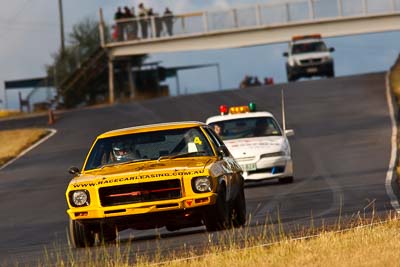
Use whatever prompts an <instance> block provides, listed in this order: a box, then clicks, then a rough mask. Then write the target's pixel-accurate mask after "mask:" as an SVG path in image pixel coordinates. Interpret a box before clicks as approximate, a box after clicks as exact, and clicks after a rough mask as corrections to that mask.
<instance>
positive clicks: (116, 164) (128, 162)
mask: <svg viewBox="0 0 400 267" xmlns="http://www.w3.org/2000/svg"><path fill="white" fill-rule="evenodd" d="M149 160H151V159H133V160H129V161H123V162H116V163H110V164H105V165H102V166H101V168H100V169H103V168H105V167H113V166H118V165H124V164H130V163H135V162H141V161H149Z"/></svg>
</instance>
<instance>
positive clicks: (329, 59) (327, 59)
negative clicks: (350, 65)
mask: <svg viewBox="0 0 400 267" xmlns="http://www.w3.org/2000/svg"><path fill="white" fill-rule="evenodd" d="M329 61H331V57H323V58H322V62H329Z"/></svg>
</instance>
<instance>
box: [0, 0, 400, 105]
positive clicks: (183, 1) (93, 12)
mask: <svg viewBox="0 0 400 267" xmlns="http://www.w3.org/2000/svg"><path fill="white" fill-rule="evenodd" d="M325 1H329V0H325ZM350 1H355V0H350ZM382 1H389V0H382ZM396 1H397V0H396ZM141 2H143V3H144V5H145V6H147V7H152V8H153V9H154V10H155V11H156V12H159V13H162V12H163V10H164V9H165V7H167V6H168V7H169V8H170V9H171V10H172V11H173V12H174V13H176V14H177V13H187V12H193V11H203V10H218V9H227V8H231V7H232V6H240V5H245V4H256V3H269V2H272V1H271V0H246V1H245V0H143V1H141ZM275 2H279V1H277V0H275ZM397 2H399V1H397ZM0 3H1V4H2V7H3V8H2V9H1V10H0V38H1V40H2V41H1V42H0V100H1V101H2V103H0V109H1V108H4V107H5V101H4V100H5V94H4V81H6V80H15V79H24V78H32V77H41V76H44V75H45V66H46V65H47V64H51V63H52V55H53V54H54V53H55V52H56V51H57V50H58V49H59V47H60V31H59V17H58V1H55V0H13V1H9V0H0ZM138 3H139V1H128V0H115V1H111V0H85V1H82V0H68V1H66V0H64V1H63V10H64V23H65V35H66V37H67V36H68V33H69V32H70V31H71V29H72V27H73V25H74V24H76V23H78V22H80V21H82V20H83V19H85V18H87V17H90V18H94V19H98V17H99V15H98V14H99V8H102V9H103V13H104V16H105V20H106V22H109V23H111V22H112V18H113V15H114V12H115V10H116V8H117V7H118V6H135V7H137V5H138ZM399 6H400V3H399ZM326 43H327V45H328V46H330V47H335V50H336V51H335V52H334V55H333V56H334V58H335V69H336V74H337V76H343V75H352V74H359V73H369V72H376V71H385V70H388V69H389V68H390V66H391V65H392V64H393V63H394V61H395V59H396V58H397V56H398V54H399V50H400V47H399V43H400V32H388V33H380V34H369V35H360V36H348V37H340V38H339V37H337V38H331V39H327V40H326ZM286 47H287V45H286V44H275V45H265V46H257V47H250V48H238V49H224V50H208V51H196V52H181V53H164V54H154V55H150V58H149V59H148V61H158V60H161V61H162V65H164V66H166V67H172V66H181V65H190V64H203V63H206V64H207V63H219V65H220V71H221V77H222V87H223V88H224V89H230V88H237V87H238V84H239V83H240V80H241V79H242V78H243V77H244V76H245V75H252V76H258V77H259V78H260V79H263V78H264V77H273V78H274V80H275V82H278V83H280V82H286V73H285V58H283V57H282V53H283V52H284V51H285V50H286ZM199 77H201V78H199ZM179 78H180V87H181V93H195V92H205V91H214V90H218V76H217V71H216V69H215V68H207V69H201V70H199V69H197V70H189V71H184V72H180V74H179ZM167 83H168V84H169V85H170V93H171V94H172V95H174V94H176V83H175V80H171V81H167ZM27 93H29V91H27V90H25V91H24V92H23V94H24V95H26V94H27ZM7 107H8V108H11V109H18V105H17V94H16V92H12V91H9V92H8V93H7Z"/></svg>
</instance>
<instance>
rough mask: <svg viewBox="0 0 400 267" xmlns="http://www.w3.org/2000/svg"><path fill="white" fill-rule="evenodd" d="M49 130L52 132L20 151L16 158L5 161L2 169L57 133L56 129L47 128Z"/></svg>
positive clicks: (0, 168)
mask: <svg viewBox="0 0 400 267" xmlns="http://www.w3.org/2000/svg"><path fill="white" fill-rule="evenodd" d="M46 130H48V131H50V133H49V134H48V135H46V136H45V137H44V138H42V139H40V140H39V141H37V142H36V143H34V144H33V145H31V146H30V147H28V148H27V149H25V150H24V151H22V152H21V153H19V155H18V156H16V157H15V158H13V159H12V160H10V161H8V162H7V163H5V164H4V165H3V166H1V167H0V170H2V169H4V168H5V167H7V166H8V165H10V164H12V163H14V162H15V161H16V160H18V159H19V158H21V157H22V156H23V155H25V154H26V153H28V152H29V151H31V150H32V149H34V148H35V147H37V146H39V145H40V144H41V143H43V142H45V141H47V140H48V139H49V138H50V137H52V136H53V135H55V134H56V133H57V130H56V129H46Z"/></svg>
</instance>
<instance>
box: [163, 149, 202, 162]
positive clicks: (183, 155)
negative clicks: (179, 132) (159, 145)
mask: <svg viewBox="0 0 400 267" xmlns="http://www.w3.org/2000/svg"><path fill="white" fill-rule="evenodd" d="M205 155H207V152H206V151H196V152H187V153H180V154H176V155H169V156H161V157H159V158H158V159H157V161H160V160H162V159H176V158H184V157H191V156H205Z"/></svg>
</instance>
